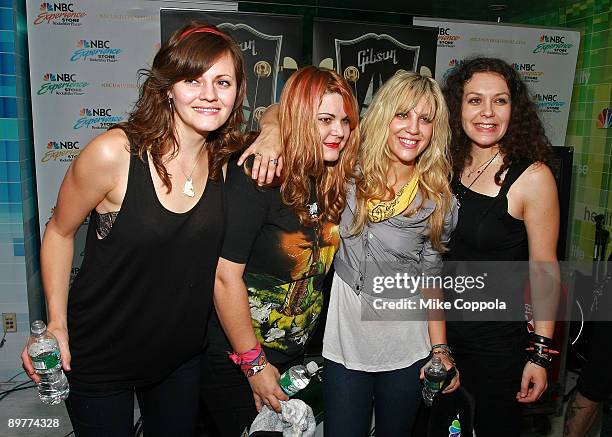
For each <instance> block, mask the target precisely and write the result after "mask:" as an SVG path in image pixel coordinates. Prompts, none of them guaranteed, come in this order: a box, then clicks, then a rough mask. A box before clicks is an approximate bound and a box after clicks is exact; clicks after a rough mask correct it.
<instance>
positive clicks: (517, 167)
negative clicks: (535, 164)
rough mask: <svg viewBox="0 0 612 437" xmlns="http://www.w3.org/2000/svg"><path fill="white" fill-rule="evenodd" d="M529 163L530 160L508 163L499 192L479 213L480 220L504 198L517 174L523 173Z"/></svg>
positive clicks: (517, 176)
mask: <svg viewBox="0 0 612 437" xmlns="http://www.w3.org/2000/svg"><path fill="white" fill-rule="evenodd" d="M531 164H532V162H530V161H521V162H517V163H515V164H510V167H508V171H507V172H506V176H505V177H504V181H503V182H502V186H501V188H500V190H499V193H497V196H495V200H494V201H493V202H491V204H490V205H489V207H488V208H487V209H485V210H484V211H483V212H482V214H481V215H480V219H481V220H482V219H483V218H484V217H485V216H486V215H487V214H488V213H489V211H491V210H492V209H493V208H494V207H495V206H496V205H497V204H498V203H499V202H500V201H501V200H502V199H504V198H505V197H506V195H507V194H508V191H510V187H511V186H512V184H513V183H515V182H516V180H517V179H518V178H519V176H521V175H522V174H523V172H524V171H525V170H527V168H529V166H530V165H531ZM504 212H505V211H504Z"/></svg>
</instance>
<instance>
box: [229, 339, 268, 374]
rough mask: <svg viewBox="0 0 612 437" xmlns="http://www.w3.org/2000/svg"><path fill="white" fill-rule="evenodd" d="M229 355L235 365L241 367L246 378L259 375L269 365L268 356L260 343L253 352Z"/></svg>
mask: <svg viewBox="0 0 612 437" xmlns="http://www.w3.org/2000/svg"><path fill="white" fill-rule="evenodd" d="M228 355H229V358H230V360H232V361H233V362H234V364H238V365H239V366H240V370H242V373H244V376H246V377H247V378H250V377H251V376H253V375H257V374H258V373H259V372H261V371H262V370H263V369H264V368H265V367H266V365H267V364H268V360H267V358H266V354H265V352H264V350H263V348H262V347H261V343H259V342H257V344H256V345H255V347H254V348H253V349H251V350H248V351H246V352H243V353H237V352H232V353H230V352H228Z"/></svg>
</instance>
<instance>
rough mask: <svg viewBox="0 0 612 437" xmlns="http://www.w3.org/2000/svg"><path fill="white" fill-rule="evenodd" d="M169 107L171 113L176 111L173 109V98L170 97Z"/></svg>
mask: <svg viewBox="0 0 612 437" xmlns="http://www.w3.org/2000/svg"><path fill="white" fill-rule="evenodd" d="M168 106H170V112H172V111H174V108H173V107H172V97H171V96H168Z"/></svg>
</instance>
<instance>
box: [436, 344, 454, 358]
mask: <svg viewBox="0 0 612 437" xmlns="http://www.w3.org/2000/svg"><path fill="white" fill-rule="evenodd" d="M435 349H441V350H443V351H445V353H446V354H448V355H450V354H452V353H453V351H452V350H451V348H450V347H449V345H447V344H445V343H440V344H434V345H433V346H432V347H431V350H432V352H433V351H434V350H435Z"/></svg>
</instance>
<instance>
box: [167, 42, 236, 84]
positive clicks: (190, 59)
mask: <svg viewBox="0 0 612 437" xmlns="http://www.w3.org/2000/svg"><path fill="white" fill-rule="evenodd" d="M224 55H229V56H230V59H231V60H232V65H233V67H234V70H235V71H234V77H235V76H236V75H237V74H238V73H237V72H238V70H239V68H238V65H236V59H234V56H233V53H232V51H231V49H230V46H229V42H228V41H225V40H224V39H222V38H219V37H217V36H216V35H210V34H206V33H199V34H194V35H192V36H190V39H189V41H188V42H187V43H183V44H181V45H180V46H179V47H177V49H176V50H175V53H174V56H172V59H170V62H169V64H168V65H167V67H166V68H168V70H169V71H172V72H173V76H174V79H175V81H179V80H184V79H195V78H198V77H200V76H201V75H202V74H203V73H204V72H206V71H207V70H208V69H209V68H210V67H212V66H213V65H214V64H215V62H217V61H218V60H219V59H220V58H222V57H223V56H224ZM236 79H238V78H237V77H236Z"/></svg>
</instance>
